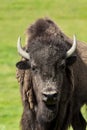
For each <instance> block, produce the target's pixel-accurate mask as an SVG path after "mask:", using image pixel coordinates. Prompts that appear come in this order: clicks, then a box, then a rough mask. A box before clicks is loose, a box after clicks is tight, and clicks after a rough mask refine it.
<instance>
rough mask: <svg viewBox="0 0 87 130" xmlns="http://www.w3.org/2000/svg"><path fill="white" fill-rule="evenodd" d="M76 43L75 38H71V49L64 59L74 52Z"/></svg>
mask: <svg viewBox="0 0 87 130" xmlns="http://www.w3.org/2000/svg"><path fill="white" fill-rule="evenodd" d="M76 47H77V42H76V36H75V35H74V36H73V45H72V47H71V48H70V49H69V50H68V51H67V54H66V57H67V58H68V57H70V56H71V55H72V54H73V53H74V52H75V50H76Z"/></svg>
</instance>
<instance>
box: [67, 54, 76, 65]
mask: <svg viewBox="0 0 87 130" xmlns="http://www.w3.org/2000/svg"><path fill="white" fill-rule="evenodd" d="M76 59H77V56H76V55H72V56H71V57H69V58H67V59H66V64H67V66H71V65H72V64H74V63H75V62H76Z"/></svg>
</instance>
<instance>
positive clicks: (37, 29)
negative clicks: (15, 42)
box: [26, 18, 64, 43]
mask: <svg viewBox="0 0 87 130" xmlns="http://www.w3.org/2000/svg"><path fill="white" fill-rule="evenodd" d="M26 34H27V36H28V37H29V39H28V40H29V41H28V43H29V42H30V41H31V40H33V39H36V38H38V37H43V38H44V37H49V38H50V37H53V36H54V37H59V38H60V37H61V38H62V39H64V37H63V34H62V33H61V30H60V29H59V28H58V27H57V25H56V24H55V23H54V22H53V21H52V20H50V19H48V18H44V19H43V18H42V19H38V20H37V21H36V22H35V23H34V24H32V25H31V26H30V27H29V28H28V29H27V31H26Z"/></svg>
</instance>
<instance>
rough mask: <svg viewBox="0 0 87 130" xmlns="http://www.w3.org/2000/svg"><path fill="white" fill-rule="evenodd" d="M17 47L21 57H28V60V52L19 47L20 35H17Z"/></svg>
mask: <svg viewBox="0 0 87 130" xmlns="http://www.w3.org/2000/svg"><path fill="white" fill-rule="evenodd" d="M17 49H18V53H19V54H20V55H21V56H22V57H24V58H26V59H28V60H29V59H30V56H29V54H28V53H27V52H26V51H24V50H23V49H22V47H21V38H20V37H18V42H17Z"/></svg>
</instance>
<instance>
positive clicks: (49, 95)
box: [42, 91, 58, 105]
mask: <svg viewBox="0 0 87 130" xmlns="http://www.w3.org/2000/svg"><path fill="white" fill-rule="evenodd" d="M42 95H43V101H44V102H45V103H47V104H49V105H51V104H55V103H56V101H57V96H58V93H57V92H56V91H48V92H43V93H42Z"/></svg>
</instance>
